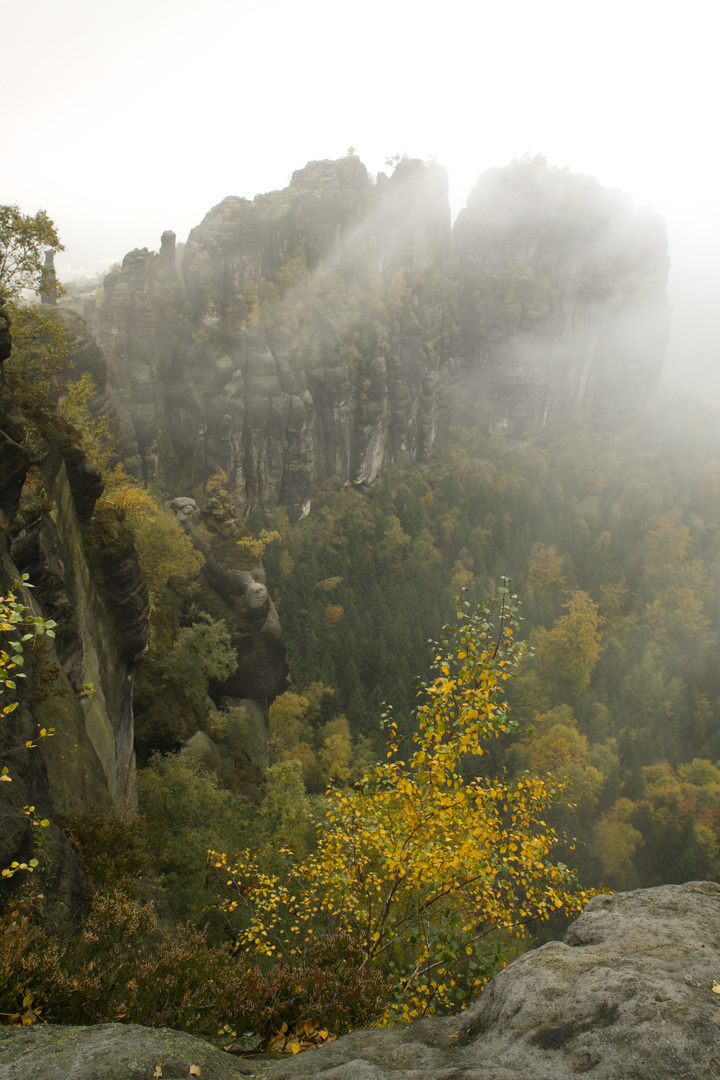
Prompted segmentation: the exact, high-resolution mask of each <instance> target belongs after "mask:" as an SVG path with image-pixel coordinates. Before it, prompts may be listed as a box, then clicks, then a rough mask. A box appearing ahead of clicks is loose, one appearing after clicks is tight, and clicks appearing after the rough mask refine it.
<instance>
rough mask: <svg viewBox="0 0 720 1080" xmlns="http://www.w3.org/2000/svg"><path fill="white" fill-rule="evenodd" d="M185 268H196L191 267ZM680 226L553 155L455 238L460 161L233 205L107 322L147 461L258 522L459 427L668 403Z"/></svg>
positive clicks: (137, 466)
mask: <svg viewBox="0 0 720 1080" xmlns="http://www.w3.org/2000/svg"><path fill="white" fill-rule="evenodd" d="M178 264H181V265H180V272H178ZM667 268H668V263H667V242H666V238H665V232H664V227H663V225H662V223H661V222H660V221H659V220H658V219H656V218H654V217H653V216H652V215H650V214H648V213H640V214H635V213H634V212H633V209H632V206H631V204H630V201H629V200H628V199H627V198H626V197H625V196H622V195H621V194H620V193H618V192H613V191H608V190H606V189H604V188H602V187H601V186H600V185H599V184H597V182H596V181H594V180H592V179H590V178H588V177H583V176H576V175H573V174H571V173H569V172H567V171H561V170H556V169H549V168H547V166H546V165H545V163H544V162H543V161H541V160H534V161H528V162H520V163H516V164H513V165H511V166H508V167H506V168H504V169H494V170H491V171H490V172H489V173H486V174H485V175H484V176H482V177H481V178H480V180H479V182H478V185H477V187H476V188H475V190H474V191H473V192H472V194H471V196H470V198H469V201H468V206H467V208H466V210H464V211H463V212H462V213H461V215H460V217H459V218H458V221H457V223H456V225H455V228H454V230H451V226H450V212H449V206H448V196H447V177H446V174H445V172H444V170H443V169H442V168H440V167H439V166H437V165H434V164H430V165H428V164H423V163H422V162H420V161H410V160H403V161H401V162H400V163H399V164H398V166H397V167H396V169H395V170H394V172H393V174H392V176H391V177H389V178H388V177H386V176H385V175H384V174H380V176H378V178H377V180H376V181H374V182H373V180H372V179H371V178H370V176H369V175H368V173H367V170H366V169H365V167H364V166H363V165H362V163H361V162H360V161H359V159H358V158H356V157H346V158H343V159H341V160H339V161H319V162H311V163H310V164H309V165H307V166H306V167H305V168H304V169H301V170H299V171H298V172H296V173H294V174H293V177H292V180H291V182H290V185H289V186H288V187H287V188H286V189H284V190H282V191H275V192H271V193H270V194H268V195H258V196H257V197H256V198H255V199H254V200H252V201H250V200H247V199H241V198H237V197H228V198H226V199H224V200H223V201H222V202H221V203H219V204H218V205H217V206H215V207H213V209H212V210H211V211H210V212H209V213H208V214H207V215H206V217H205V218H204V220H203V221H202V223H201V224H200V225H198V226H197V227H196V228H195V229H193V230H192V231H191V233H190V236H189V238H188V241H187V244H186V245H185V247H184V250H183V252H182V259H181V260H179V259H178V258H176V253H175V237H174V234H172V233H165V234H164V235H163V239H162V246H161V250H160V252H159V254H154V253H151V252H148V251H147V250H145V249H144V250H142V251H134V252H131V253H130V254H129V255H128V256H126V258H125V260H124V262H123V265H122V268H121V269H120V270H118V271H116V272H114V273H112V274H110V275H109V276H108V277H107V279H106V281H105V287H104V297H105V300H104V304H103V305H102V307H101V308H100V309H99V311H97V312H93V313H92V318H93V321H94V325H95V326H96V329H97V333H98V335H99V337H100V338H101V340H102V342H103V344H104V345H105V348H106V350H107V352H108V355H109V357H110V366H111V381H112V382H113V385H114V386H115V388H116V389H117V391H118V394H119V395H120V396H121V398H122V400H123V402H124V403H125V404H126V405H127V410H128V416H129V418H130V421H131V429H130V430H129V431H128V447H127V459H126V460H127V464H128V467H129V468H130V469H131V471H133V472H134V474H135V475H138V476H142V478H143V479H144V480H145V481H146V482H149V481H151V480H153V479H154V478H155V477H156V476H157V475H158V474H159V475H160V477H161V478H162V480H163V482H164V484H165V485H166V486H167V487H169V488H170V489H171V490H172V491H173V492H174V493H176V494H181V495H185V494H188V493H189V492H190V491H191V490H192V488H193V486H194V485H196V484H198V483H200V482H203V481H204V480H205V479H206V478H207V477H208V476H209V475H211V474H212V473H213V472H214V471H215V470H216V469H218V468H222V469H223V471H224V472H225V473H226V474H227V476H228V477H229V478H230V483H231V486H232V489H233V490H234V491H235V492H236V495H237V498H238V504H239V507H240V509H241V510H242V511H247V510H250V509H252V508H254V507H258V508H260V509H261V510H263V511H268V510H271V509H272V508H273V507H274V506H276V505H278V504H281V505H284V506H286V507H287V509H288V512H289V514H290V517H291V519H297V518H298V517H301V516H302V515H303V514H304V513H306V512H307V509H308V506H309V499H310V496H311V492H312V490H313V487H314V486H315V485H317V484H320V483H322V482H323V481H325V480H326V479H327V478H329V477H338V478H339V479H340V480H341V481H342V482H343V483H353V484H368V483H372V482H373V481H374V480H376V479H377V477H378V476H379V475H380V474H381V472H382V470H383V469H385V468H386V467H387V466H388V465H389V464H391V463H392V462H395V461H399V460H406V461H417V462H424V461H427V460H429V458H430V457H431V455H432V453H433V449H434V447H435V446H436V444H437V441H438V439H439V438H441V437H442V433H443V431H445V430H446V429H447V426H448V425H449V424H450V423H453V422H455V423H457V422H461V423H463V422H472V423H476V422H480V423H482V424H483V425H485V426H487V427H489V428H490V429H491V430H501V431H505V432H507V433H508V434H509V435H512V436H514V437H517V438H527V437H531V436H533V435H537V434H538V433H540V432H541V431H543V429H544V428H545V427H546V425H547V424H548V423H550V422H551V421H554V420H558V419H560V420H561V419H562V418H563V417H564V416H567V415H568V414H569V413H571V412H573V411H575V410H578V409H585V410H588V411H589V412H590V414H591V415H592V417H593V418H594V420H595V422H596V423H597V424H598V425H599V426H601V427H609V426H615V425H616V424H617V423H622V422H624V421H625V420H626V419H627V418H629V417H631V416H633V415H635V414H636V413H637V412H638V410H639V409H641V408H642V406H643V405H644V403H645V402H646V401H647V400H648V399H649V398H650V397H651V396H652V395H653V393H654V391H655V389H656V386H657V382H658V379H659V375H660V369H661V366H662V358H663V353H664V348H665V343H666V340H667V335H668V329H669V306H668V301H667V295H666V280H667Z"/></svg>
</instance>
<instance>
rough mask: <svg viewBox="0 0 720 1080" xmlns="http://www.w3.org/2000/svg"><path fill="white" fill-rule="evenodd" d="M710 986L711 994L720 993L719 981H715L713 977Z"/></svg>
mask: <svg viewBox="0 0 720 1080" xmlns="http://www.w3.org/2000/svg"><path fill="white" fill-rule="evenodd" d="M712 988H713V994H720V983H719V982H716V981H715V979H713V985H712Z"/></svg>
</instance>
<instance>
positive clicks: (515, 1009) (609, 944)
mask: <svg viewBox="0 0 720 1080" xmlns="http://www.w3.org/2000/svg"><path fill="white" fill-rule="evenodd" d="M719 915H720V885H717V884H715V883H714V882H690V883H689V884H687V885H664V886H662V887H661V888H657V889H647V890H638V891H636V892H630V893H620V894H617V895H615V896H597V897H595V899H594V900H591V901H590V903H589V904H588V905H587V906H586V908H585V910H584V911H583V913H582V915H581V916H580V918H579V919H577V920H576V921H575V922H574V923H572V925H571V926H570V927H569V929H568V931H567V933H566V935H565V938H564V940H563V942H558V941H553V942H549V943H548V944H547V945H544V946H542V947H541V948H539V949H535V950H533V951H532V952H529V953H525V954H524V955H523V956H521V957H520V958H519V959H518V960H516V961H515V962H514V963H513V964H510V966H509V967H507V968H506V969H505V970H504V971H502V972H500V974H499V975H496V977H495V978H494V979H493V980H492V981H491V982H490V983H489V984H488V986H487V987H486V989H485V991H484V992H483V993H482V994H481V996H480V997H479V998H478V1000H477V1001H476V1002H474V1003H473V1004H472V1005H471V1006H470V1007H469V1008H468V1009H467V1010H466V1011H465V1012H462V1013H459V1014H458V1015H457V1016H454V1017H451V1018H449V1019H445V1020H420V1021H417V1022H416V1023H414V1024H411V1025H409V1026H407V1027H398V1028H389V1029H384V1030H371V1031H358V1032H355V1033H353V1034H351V1035H348V1036H347V1037H346V1038H344V1039H340V1040H338V1041H337V1042H335V1043H332V1044H331V1045H330V1046H328V1047H327V1048H325V1049H322V1050H319V1051H317V1052H315V1053H307V1054H302V1055H300V1056H299V1057H298V1058H296V1059H294V1060H292V1061H290V1060H288V1061H287V1062H286V1063H285V1062H284V1063H282V1064H280V1065H278V1066H276V1067H275V1068H274V1069H273V1070H272V1073H271V1076H272V1077H273V1080H294V1078H295V1077H303V1078H306V1080H310V1078H318V1080H319V1078H321V1077H327V1078H328V1080H330V1078H332V1080H361V1078H362V1080H450V1078H451V1077H452V1078H453V1080H462V1078H463V1077H465V1078H467V1080H565V1078H570V1077H575V1076H592V1077H593V1078H594V1080H620V1078H622V1080H678V1078H680V1077H683V1078H685V1080H709V1078H710V1077H714V1076H719V1075H720V994H718V993H715V992H714V989H713V987H718V986H720V980H719V979H718V969H719V968H720V921H719V919H718V916H719Z"/></svg>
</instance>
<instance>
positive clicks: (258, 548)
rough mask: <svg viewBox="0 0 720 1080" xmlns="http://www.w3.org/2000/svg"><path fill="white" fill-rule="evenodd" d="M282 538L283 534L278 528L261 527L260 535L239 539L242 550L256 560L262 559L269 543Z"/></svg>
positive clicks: (238, 543)
mask: <svg viewBox="0 0 720 1080" xmlns="http://www.w3.org/2000/svg"><path fill="white" fill-rule="evenodd" d="M278 540H282V536H281V535H280V533H279V532H278V531H277V530H276V529H270V530H268V529H261V530H260V535H259V536H244V537H243V538H242V540H238V542H237V545H238V547H239V548H240V550H241V551H242V552H243V553H244V554H246V555H248V556H250V557H251V558H252V559H254V560H256V561H257V560H258V559H261V558H262V556H263V552H264V551H265V548H266V547H267V546H268V544H273V543H275V542H276V541H278Z"/></svg>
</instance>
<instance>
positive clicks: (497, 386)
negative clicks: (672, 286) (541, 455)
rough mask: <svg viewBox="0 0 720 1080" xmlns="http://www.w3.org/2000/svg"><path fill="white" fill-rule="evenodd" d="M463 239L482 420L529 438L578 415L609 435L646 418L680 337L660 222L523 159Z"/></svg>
mask: <svg viewBox="0 0 720 1080" xmlns="http://www.w3.org/2000/svg"><path fill="white" fill-rule="evenodd" d="M454 239H455V250H456V252H457V255H458V260H459V264H460V274H461V294H460V295H461V300H460V311H461V321H462V327H463V337H464V342H465V350H466V356H467V359H468V369H469V382H468V384H469V386H470V387H472V398H473V399H474V401H475V402H476V403H477V404H476V414H477V416H478V418H483V419H484V420H485V421H486V422H489V424H490V425H491V427H493V428H495V429H499V430H503V431H506V432H507V433H508V434H509V435H513V436H517V437H527V436H528V435H535V434H538V433H539V432H541V431H542V430H543V428H544V427H545V426H546V425H547V424H548V423H549V422H550V421H552V420H555V419H557V418H558V417H562V416H565V415H568V414H570V413H572V412H573V411H578V410H580V409H586V410H587V411H588V412H589V414H590V415H591V416H592V417H593V418H594V420H595V422H596V424H597V425H598V426H600V427H601V428H610V427H616V426H621V425H623V424H624V423H626V422H627V421H628V420H629V419H631V418H632V417H633V416H635V415H636V414H637V412H638V411H639V409H640V408H641V407H642V406H643V404H645V402H646V401H647V399H648V397H649V396H650V395H652V393H653V391H654V389H655V388H656V386H657V383H658V381H659V378H660V371H661V367H662V360H663V355H664V351H665V346H666V343H667V339H668V335H669V330H670V307H669V302H668V298H667V275H668V255H667V231H666V229H665V225H664V223H663V222H662V221H661V220H660V219H659V218H658V217H656V216H655V215H654V214H652V213H651V212H649V211H643V212H641V213H639V214H635V213H634V211H633V206H632V200H631V199H630V198H629V197H628V196H626V195H623V194H622V193H621V192H619V191H609V190H607V189H605V188H602V187H601V186H600V185H599V184H598V183H597V181H596V180H594V179H592V177H587V176H576V175H574V174H572V173H570V172H567V171H558V170H554V169H548V168H546V167H545V166H544V164H543V163H542V162H541V161H535V162H524V163H518V164H515V165H512V166H509V167H508V168H505V169H491V170H490V171H489V172H487V173H485V174H484V175H483V176H482V177H481V178H480V180H479V181H478V184H477V186H476V187H475V189H474V190H473V192H472V193H471V195H470V198H469V200H468V205H467V208H466V209H465V210H463V211H462V212H461V214H460V216H459V217H458V220H457V222H456V224H455V230H454Z"/></svg>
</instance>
